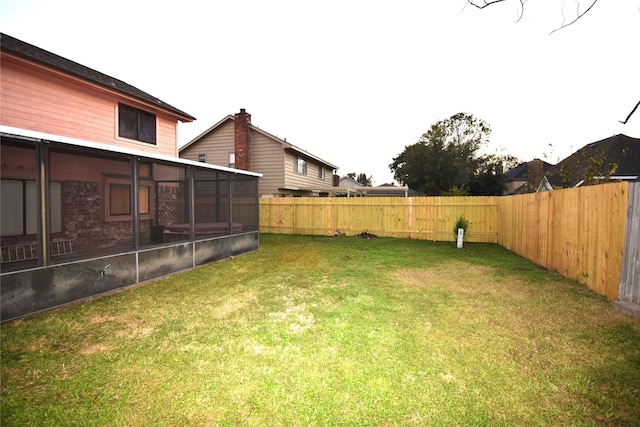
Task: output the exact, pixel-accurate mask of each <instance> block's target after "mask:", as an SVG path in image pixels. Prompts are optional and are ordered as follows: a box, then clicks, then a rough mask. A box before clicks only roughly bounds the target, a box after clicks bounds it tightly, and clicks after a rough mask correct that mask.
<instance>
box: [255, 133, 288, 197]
mask: <svg viewBox="0 0 640 427" xmlns="http://www.w3.org/2000/svg"><path fill="white" fill-rule="evenodd" d="M251 164H252V169H253V170H254V171H255V172H259V173H261V174H262V178H260V180H259V181H258V182H259V192H260V194H261V195H262V194H265V195H266V194H273V195H275V194H278V193H280V190H279V189H280V188H282V187H283V186H284V150H283V149H282V144H280V143H279V142H277V141H274V140H273V139H271V138H268V137H266V136H264V135H261V134H259V133H257V132H252V133H251Z"/></svg>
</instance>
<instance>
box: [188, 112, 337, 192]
mask: <svg viewBox="0 0 640 427" xmlns="http://www.w3.org/2000/svg"><path fill="white" fill-rule="evenodd" d="M179 153H180V157H181V158H183V159H188V160H194V161H200V162H206V163H212V164H216V165H223V166H228V167H232V168H237V169H242V170H249V171H253V172H257V173H260V174H262V177H261V178H260V180H259V184H258V186H259V189H258V191H259V194H260V196H261V197H287V196H320V195H325V194H328V193H329V192H330V189H331V188H332V187H335V186H337V182H336V183H334V178H333V175H334V173H335V171H336V170H337V169H338V167H337V166H336V165H334V164H333V163H329V162H327V161H326V160H323V159H321V158H319V157H317V156H315V155H313V154H311V153H309V152H307V151H305V150H303V149H301V148H298V147H296V146H295V145H293V144H290V143H288V142H287V141H285V140H283V139H280V138H278V137H276V136H274V135H272V134H270V133H268V132H265V131H264V130H262V129H260V128H258V127H256V126H254V125H252V124H251V115H250V114H249V113H247V112H246V111H245V110H244V109H241V110H240V112H239V113H237V114H235V115H228V116H226V117H225V118H223V119H222V120H220V121H219V122H218V123H216V124H215V125H213V126H212V127H210V128H209V129H207V130H206V131H205V132H203V133H202V134H200V135H199V136H197V137H196V138H194V139H193V140H192V141H190V142H188V143H187V144H185V145H184V146H183V147H182V148H180V150H179Z"/></svg>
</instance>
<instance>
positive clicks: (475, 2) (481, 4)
mask: <svg viewBox="0 0 640 427" xmlns="http://www.w3.org/2000/svg"><path fill="white" fill-rule="evenodd" d="M505 1H507V0H482V1H480V0H467V3H468V4H470V5H471V6H474V7H476V8H478V9H484V8H485V7H489V6H492V5H494V4H496V3H502V2H505ZM517 1H518V3H520V12H519V13H518V19H517V20H518V21H519V20H520V19H521V18H522V16H523V15H524V4H525V3H526V1H527V0H517ZM596 3H598V0H591V1H590V2H586V4H587V7H586V8H583V9H582V10H580V6H581V3H580V1H576V2H575V4H576V13H575V16H574V17H573V19H572V20H570V21H569V22H566V20H563V22H562V25H560V26H559V27H558V28H556V29H555V30H553V31H551V33H549V35H551V34H553V33H555V32H556V31H559V30H561V29H563V28H566V27H568V26H569V25H572V24H574V23H575V22H577V21H578V20H579V19H580V18H582V17H583V16H584V15H586V14H587V13H588V12H589V11H590V10H591V9H592V8H593V6H595V4H596ZM563 16H564V12H563ZM638 107H640V101H638V103H637V104H636V105H635V107H633V108H632V109H631V112H630V113H629V114H628V115H627V118H626V119H624V120H619V122H620V123H622V124H623V125H626V124H627V122H628V121H629V119H630V118H631V116H633V114H634V113H635V112H636V110H637V109H638Z"/></svg>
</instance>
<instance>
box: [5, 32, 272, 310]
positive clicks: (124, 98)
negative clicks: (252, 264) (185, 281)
mask: <svg viewBox="0 0 640 427" xmlns="http://www.w3.org/2000/svg"><path fill="white" fill-rule="evenodd" d="M193 120H195V119H194V117H193V116H191V115H189V114H187V113H185V112H184V111H182V110H179V109H177V108H175V107H173V106H171V105H169V104H167V103H165V102H163V101H161V100H160V99H158V98H157V97H154V96H152V95H150V94H148V93H146V92H144V91H142V90H140V89H138V88H136V87H134V86H132V85H129V84H127V83H125V82H124V81H121V80H118V79H115V78H113V77H111V76H108V75H106V74H103V73H101V72H99V71H96V70H93V69H91V68H88V67H86V66H83V65H81V64H79V63H77V62H74V61H71V60H69V59H67V58H64V57H61V56H59V55H56V54H54V53H52V52H49V51H46V50H44V49H41V48H39V47H37V46H34V45H31V44H29V43H26V42H23V41H21V40H19V39H16V38H14V37H11V36H9V35H6V34H0V150H1V151H0V158H1V159H2V168H1V169H0V178H1V179H0V186H1V187H0V197H1V199H2V200H1V203H0V209H1V212H0V287H1V289H0V299H1V301H0V321H5V320H10V319H15V318H19V317H22V316H27V315H31V314H33V313H37V312H40V311H43V310H47V309H50V308H53V307H57V306H60V305H64V304H67V303H71V302H74V301H79V300H83V299H86V298H91V297H93V296H96V295H100V294H103V293H106V292H111V291H113V290H115V289H118V288H122V287H125V286H129V285H132V284H135V283H138V282H142V281H146V280H150V279H154V278H156V277H160V276H163V275H167V274H171V273H175V272H178V271H182V270H185V269H189V268H193V267H195V266H197V265H203V264H207V263H210V262H214V261H218V260H221V259H225V258H229V257H231V256H234V255H239V254H242V253H246V252H249V251H253V250H256V249H257V248H258V240H259V238H258V232H259V220H258V214H259V210H258V178H259V177H260V174H257V173H254V172H250V171H243V170H239V169H234V168H229V167H222V166H217V165H212V164H203V163H199V162H191V161H188V160H184V159H180V158H179V157H178V155H177V154H178V144H177V129H178V124H179V123H180V122H183V123H188V122H191V121H193Z"/></svg>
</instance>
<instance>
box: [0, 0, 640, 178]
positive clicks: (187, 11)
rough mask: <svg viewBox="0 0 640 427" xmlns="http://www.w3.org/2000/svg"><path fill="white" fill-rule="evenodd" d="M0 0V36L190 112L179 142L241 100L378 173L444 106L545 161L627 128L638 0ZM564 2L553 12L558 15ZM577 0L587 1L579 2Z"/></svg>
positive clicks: (638, 37)
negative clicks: (476, 3) (481, 5)
mask: <svg viewBox="0 0 640 427" xmlns="http://www.w3.org/2000/svg"><path fill="white" fill-rule="evenodd" d="M465 5H466V2H465V0H431V1H425V0H421V1H412V0H411V1H410V0H396V1H394V2H390V1H387V2H383V1H376V0H369V1H360V0H351V1H347V0H341V1H336V0H325V1H322V2H301V1H293V0H271V1H259V0H245V1H243V2H233V1H224V2H223V1H218V0H209V1H193V0H183V1H181V2H173V1H163V0H159V1H144V0H138V1H135V0H128V1H123V0H112V1H109V2H88V1H80V0H58V1H55V0H46V1H44V0H19V1H17V0H4V1H2V2H0V31H2V32H4V33H7V34H10V35H12V36H14V37H17V38H19V39H21V40H23V41H25V42H28V43H31V44H35V45H36V46H39V47H41V48H44V49H47V50H49V51H51V52H54V53H56V54H59V55H61V56H64V57H66V58H68V59H71V60H73V61H76V62H79V63H81V64H83V65H86V66H89V67H91V68H94V69H96V70H98V71H101V72H103V73H106V74H109V75H111V76H113V77H116V78H118V79H120V80H124V81H126V82H127V83H130V84H132V85H134V86H136V87H138V88H140V89H142V90H144V91H146V92H148V93H150V94H152V95H154V96H157V97H158V98H160V99H162V100H163V101H165V102H168V103H170V104H171V105H173V106H175V107H177V108H179V109H182V110H184V111H186V112H187V113H189V114H192V115H194V116H195V117H196V118H197V119H198V120H197V121H196V122H194V123H189V124H184V125H181V127H180V137H179V143H180V145H183V144H185V143H187V142H188V141H190V140H191V139H192V138H194V137H195V136H197V135H199V134H200V133H201V132H202V131H204V130H206V129H207V128H209V127H210V126H212V125H213V124H214V123H216V122H217V121H219V120H220V119H222V118H223V117H224V116H226V115H227V114H233V113H236V112H237V111H239V109H240V108H245V109H246V110H247V111H248V112H249V113H251V114H252V121H253V124H254V125H257V126H259V127H260V128H262V129H264V130H265V131H267V132H270V133H272V134H274V135H276V136H279V137H281V138H286V139H287V141H288V142H291V143H293V144H295V145H297V146H299V147H300V148H303V149H305V150H308V151H310V152H311V153H313V154H315V155H317V156H320V157H321V158H323V159H325V160H327V161H329V162H331V163H333V164H336V165H338V166H340V170H339V173H340V174H342V175H345V174H347V173H349V172H356V173H362V172H363V173H366V174H368V175H373V179H374V183H375V184H382V183H385V182H390V181H391V179H392V174H391V172H390V171H389V169H388V165H389V163H391V162H392V159H393V157H395V156H397V155H398V154H399V153H400V152H402V151H403V150H404V147H405V146H407V145H411V144H413V143H415V142H416V141H417V140H418V138H419V137H420V135H421V134H422V133H424V132H426V131H427V130H428V129H429V127H430V126H431V124H433V123H435V122H436V121H438V120H441V119H445V118H447V117H449V116H451V115H453V114H455V113H458V112H462V111H464V112H468V113H471V114H473V115H475V116H476V117H479V118H481V119H483V120H485V121H487V122H488V123H489V124H490V125H491V127H492V129H493V133H492V137H491V141H492V142H491V146H490V147H488V151H490V152H495V151H498V152H501V153H508V154H512V155H515V156H517V157H519V158H520V159H522V160H531V159H532V158H544V159H545V160H547V161H549V162H551V163H555V162H556V161H557V160H558V159H561V158H564V157H566V156H567V155H569V154H570V153H571V152H572V151H574V150H576V149H578V148H580V147H582V146H583V145H585V144H587V143H590V142H594V141H597V140H599V139H603V138H606V137H609V136H611V135H614V134H617V133H624V134H627V135H629V136H633V137H640V113H637V114H636V115H635V116H634V117H633V118H632V119H631V120H630V122H629V123H628V124H627V125H622V124H620V123H618V120H623V119H624V118H625V117H626V116H627V114H628V113H629V111H630V110H631V109H632V108H633V106H634V105H635V104H636V103H637V102H638V100H640V72H639V69H640V55H638V53H637V51H638V48H637V46H638V43H639V42H640V0H625V1H603V0H601V1H599V2H598V3H597V4H596V5H595V6H594V7H593V9H592V10H591V11H590V12H589V13H588V14H587V15H585V16H584V18H582V19H581V20H580V21H578V22H577V23H575V24H574V25H572V26H570V27H568V28H566V29H563V30H561V31H558V32H556V33H555V34H553V35H549V32H551V31H552V30H553V29H555V28H557V27H558V26H559V25H561V24H562V20H563V14H564V16H566V19H570V18H571V17H572V16H573V15H574V14H575V8H576V3H575V2H568V1H564V0H544V1H543V0H532V1H530V2H527V3H525V10H524V15H523V17H522V19H520V20H519V21H517V22H516V18H517V16H518V14H519V12H520V10H519V9H518V7H519V6H518V5H519V2H518V1H515V0H514V1H507V2H503V3H501V4H498V5H494V6H492V7H489V8H486V9H484V10H477V9H475V8H472V7H469V6H466V7H465ZM563 7H564V10H563ZM580 7H582V8H583V10H584V8H586V7H588V3H584V2H583V3H582V5H581V6H580Z"/></svg>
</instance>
